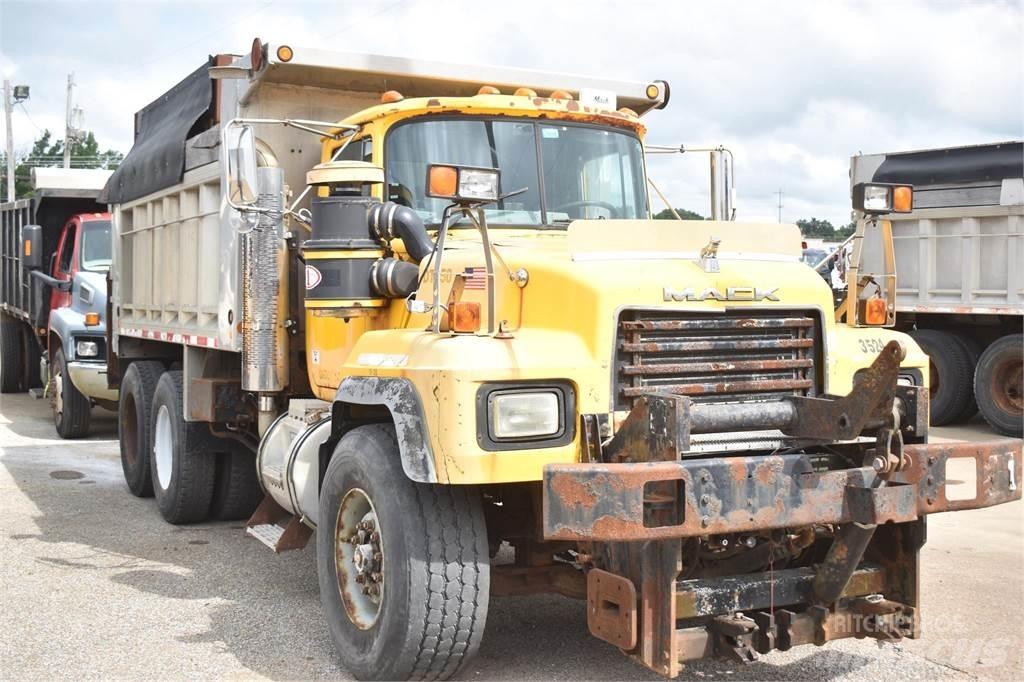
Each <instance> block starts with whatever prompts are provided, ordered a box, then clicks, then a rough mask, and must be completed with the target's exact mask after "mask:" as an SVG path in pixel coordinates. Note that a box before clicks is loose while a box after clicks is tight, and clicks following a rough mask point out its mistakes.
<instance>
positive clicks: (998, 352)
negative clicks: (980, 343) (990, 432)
mask: <svg viewBox="0 0 1024 682" xmlns="http://www.w3.org/2000/svg"><path fill="white" fill-rule="evenodd" d="M1022 355H1024V334H1009V335H1007V336H1004V337H1002V338H1001V339H997V340H996V341H995V343H993V344H992V345H991V346H989V347H988V348H986V349H985V352H984V353H982V354H981V359H980V360H979V361H978V369H977V371H976V372H975V374H974V393H975V395H976V396H977V398H978V407H979V409H980V410H981V415H982V416H983V417H985V421H987V422H988V423H989V424H991V425H992V428H993V429H995V430H996V431H998V432H999V433H1001V434H1003V435H1004V436H1015V437H1017V438H1020V437H1021V435H1022V432H1024V380H1022V376H1024V374H1022V369H1024V358H1022Z"/></svg>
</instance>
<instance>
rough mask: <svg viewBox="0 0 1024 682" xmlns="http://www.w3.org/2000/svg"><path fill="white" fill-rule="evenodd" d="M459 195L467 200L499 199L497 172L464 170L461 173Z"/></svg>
mask: <svg viewBox="0 0 1024 682" xmlns="http://www.w3.org/2000/svg"><path fill="white" fill-rule="evenodd" d="M459 195H460V196H463V197H466V198H467V199H487V200H490V201H496V200H497V199H498V174H497V173H496V172H495V171H484V170H473V169H470V168H463V169H462V172H460V173H459Z"/></svg>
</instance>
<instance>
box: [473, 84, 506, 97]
mask: <svg viewBox="0 0 1024 682" xmlns="http://www.w3.org/2000/svg"><path fill="white" fill-rule="evenodd" d="M476 94H478V95H500V94H501V90H499V89H498V88H496V87H494V86H493V85H481V86H480V89H479V90H477V91H476Z"/></svg>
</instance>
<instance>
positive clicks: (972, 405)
mask: <svg viewBox="0 0 1024 682" xmlns="http://www.w3.org/2000/svg"><path fill="white" fill-rule="evenodd" d="M951 333H952V334H953V338H955V339H956V340H957V341H959V342H960V345H961V346H963V349H964V350H965V351H966V352H967V358H968V361H969V362H970V363H971V390H970V391H969V397H968V399H967V405H966V406H965V407H964V411H963V412H961V413H960V414H959V415H958V416H957V417H956V419H954V421H955V422H965V421H967V420H968V419H970V418H971V417H973V416H974V415H976V414H978V401H977V400H975V398H974V378H973V377H974V369H975V368H976V367H977V366H978V359H979V358H981V351H982V345H981V344H980V343H979V342H978V341H977V339H975V338H974V337H973V336H971V335H970V334H966V333H964V332H960V331H953V332H951Z"/></svg>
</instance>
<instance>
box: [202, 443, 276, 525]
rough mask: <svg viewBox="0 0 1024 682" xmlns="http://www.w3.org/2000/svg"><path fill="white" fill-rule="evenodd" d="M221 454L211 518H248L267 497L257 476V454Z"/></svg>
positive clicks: (229, 519)
mask: <svg viewBox="0 0 1024 682" xmlns="http://www.w3.org/2000/svg"><path fill="white" fill-rule="evenodd" d="M216 457H217V482H216V484H215V485H214V489H213V501H212V502H211V503H210V517H211V518H214V519H220V520H222V521H233V520H235V519H247V518H249V517H250V516H252V513H253V512H254V511H256V505H258V504H259V503H260V500H261V499H263V491H262V490H261V489H260V483H259V480H257V478H256V456H255V455H253V454H252V453H251V452H243V451H241V450H233V451H231V452H221V453H218V454H217V455H216Z"/></svg>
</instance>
